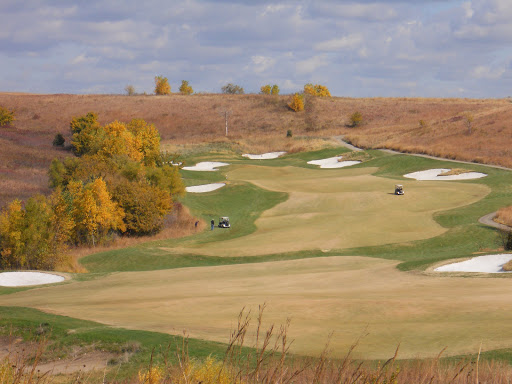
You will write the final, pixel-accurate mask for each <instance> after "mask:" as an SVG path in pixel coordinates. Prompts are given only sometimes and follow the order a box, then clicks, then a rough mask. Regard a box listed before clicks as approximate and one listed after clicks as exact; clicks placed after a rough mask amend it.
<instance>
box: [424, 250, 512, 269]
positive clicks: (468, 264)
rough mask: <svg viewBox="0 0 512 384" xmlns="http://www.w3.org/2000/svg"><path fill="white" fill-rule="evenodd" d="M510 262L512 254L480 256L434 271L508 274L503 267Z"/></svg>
mask: <svg viewBox="0 0 512 384" xmlns="http://www.w3.org/2000/svg"><path fill="white" fill-rule="evenodd" d="M510 260H512V254H499V255H487V256H478V257H474V258H472V259H470V260H466V261H461V262H460V263H453V264H447V265H443V266H441V267H438V268H436V269H434V271H436V272H485V273H508V272H507V271H504V270H503V268H502V267H503V265H504V264H506V263H507V262H509V261H510Z"/></svg>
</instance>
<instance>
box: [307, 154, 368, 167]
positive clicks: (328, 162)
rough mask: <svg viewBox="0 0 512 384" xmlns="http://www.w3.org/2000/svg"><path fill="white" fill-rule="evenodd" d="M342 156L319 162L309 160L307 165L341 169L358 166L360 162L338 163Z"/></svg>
mask: <svg viewBox="0 0 512 384" xmlns="http://www.w3.org/2000/svg"><path fill="white" fill-rule="evenodd" d="M342 158H343V156H336V157H329V158H327V159H321V160H311V161H308V164H313V165H319V166H320V168H343V167H350V166H351V165H356V164H359V163H360V161H340V159H342Z"/></svg>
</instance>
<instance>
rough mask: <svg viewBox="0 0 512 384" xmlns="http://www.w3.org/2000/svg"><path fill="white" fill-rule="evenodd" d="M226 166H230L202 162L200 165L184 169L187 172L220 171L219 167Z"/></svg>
mask: <svg viewBox="0 0 512 384" xmlns="http://www.w3.org/2000/svg"><path fill="white" fill-rule="evenodd" d="M226 165H229V164H228V163H221V162H219V161H202V162H200V163H197V164H196V165H194V166H192V167H183V168H182V169H184V170H185V171H207V172H211V171H218V169H215V168H218V167H225V166H226Z"/></svg>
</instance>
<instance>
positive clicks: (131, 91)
mask: <svg viewBox="0 0 512 384" xmlns="http://www.w3.org/2000/svg"><path fill="white" fill-rule="evenodd" d="M124 90H125V91H126V94H127V95H128V96H134V95H135V94H136V92H135V87H134V86H133V85H127V86H126V87H124Z"/></svg>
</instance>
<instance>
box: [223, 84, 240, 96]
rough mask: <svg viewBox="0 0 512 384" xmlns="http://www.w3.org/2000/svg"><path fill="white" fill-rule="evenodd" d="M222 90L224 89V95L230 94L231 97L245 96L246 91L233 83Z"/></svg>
mask: <svg viewBox="0 0 512 384" xmlns="http://www.w3.org/2000/svg"><path fill="white" fill-rule="evenodd" d="M221 89H222V93H226V94H230V95H243V94H244V93H245V92H244V89H243V88H242V87H241V86H239V85H235V84H231V83H229V84H226V85H225V86H223V87H222V88H221Z"/></svg>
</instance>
